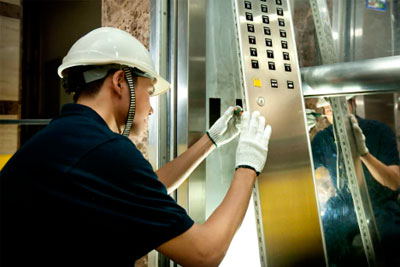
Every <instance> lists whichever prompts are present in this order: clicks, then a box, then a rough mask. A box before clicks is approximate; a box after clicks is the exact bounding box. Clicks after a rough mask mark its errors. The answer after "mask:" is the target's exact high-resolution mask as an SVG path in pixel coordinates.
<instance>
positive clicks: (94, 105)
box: [76, 93, 121, 133]
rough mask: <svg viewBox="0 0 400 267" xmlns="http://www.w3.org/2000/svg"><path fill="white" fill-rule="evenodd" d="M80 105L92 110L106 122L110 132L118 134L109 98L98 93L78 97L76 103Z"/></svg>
mask: <svg viewBox="0 0 400 267" xmlns="http://www.w3.org/2000/svg"><path fill="white" fill-rule="evenodd" d="M76 103H77V104H80V105H85V106H88V107H90V108H91V109H93V110H94V111H96V112H97V114H99V116H100V117H102V118H103V120H104V121H105V122H106V124H107V125H108V127H109V128H110V130H111V131H113V132H116V133H120V131H121V130H120V128H119V127H118V124H117V120H116V117H115V115H114V114H115V113H114V112H113V111H114V110H113V108H112V105H111V103H112V102H111V101H110V98H108V99H107V97H104V96H101V94H100V93H99V94H98V95H96V96H84V95H83V96H80V97H79V98H78V100H77V102H76Z"/></svg>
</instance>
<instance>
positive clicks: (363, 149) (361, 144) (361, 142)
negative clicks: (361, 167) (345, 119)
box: [350, 114, 369, 157]
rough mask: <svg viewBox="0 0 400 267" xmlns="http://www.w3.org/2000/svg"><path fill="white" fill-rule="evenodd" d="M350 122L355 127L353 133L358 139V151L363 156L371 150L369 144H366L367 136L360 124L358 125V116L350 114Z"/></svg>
mask: <svg viewBox="0 0 400 267" xmlns="http://www.w3.org/2000/svg"><path fill="white" fill-rule="evenodd" d="M350 123H351V125H352V128H353V135H354V139H355V141H356V147H357V151H358V153H359V154H360V156H361V157H363V156H365V155H367V154H368V153H369V150H368V147H367V145H366V144H365V136H364V134H363V132H362V130H361V128H360V126H359V125H358V122H357V119H356V117H355V116H354V115H353V114H351V115H350Z"/></svg>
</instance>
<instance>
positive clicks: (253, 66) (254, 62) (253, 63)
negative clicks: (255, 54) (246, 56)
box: [251, 59, 258, 69]
mask: <svg viewBox="0 0 400 267" xmlns="http://www.w3.org/2000/svg"><path fill="white" fill-rule="evenodd" d="M251 67H252V68H253V69H258V60H254V59H253V60H252V61H251Z"/></svg>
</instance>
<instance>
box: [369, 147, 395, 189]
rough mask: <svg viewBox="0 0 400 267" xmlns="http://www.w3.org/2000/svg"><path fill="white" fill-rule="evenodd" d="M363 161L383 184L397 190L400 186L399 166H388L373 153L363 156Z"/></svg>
mask: <svg viewBox="0 0 400 267" xmlns="http://www.w3.org/2000/svg"><path fill="white" fill-rule="evenodd" d="M361 161H362V162H363V163H364V164H365V166H366V167H367V168H368V170H369V172H370V173H371V174H372V176H373V177H374V178H375V180H376V181H378V182H379V183H380V184H382V185H383V186H386V187H388V188H390V189H391V190H393V191H395V190H397V189H398V188H399V186H400V169H399V166H396V165H391V166H387V165H385V164H383V163H382V162H381V161H379V160H378V159H377V158H375V157H374V156H373V155H372V154H371V153H368V154H367V155H365V156H363V157H361Z"/></svg>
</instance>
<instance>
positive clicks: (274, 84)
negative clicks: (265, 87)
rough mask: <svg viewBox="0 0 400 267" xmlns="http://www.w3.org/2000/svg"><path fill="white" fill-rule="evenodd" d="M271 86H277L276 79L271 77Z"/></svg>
mask: <svg viewBox="0 0 400 267" xmlns="http://www.w3.org/2000/svg"><path fill="white" fill-rule="evenodd" d="M271 87H272V88H278V81H277V80H274V79H271Z"/></svg>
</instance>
